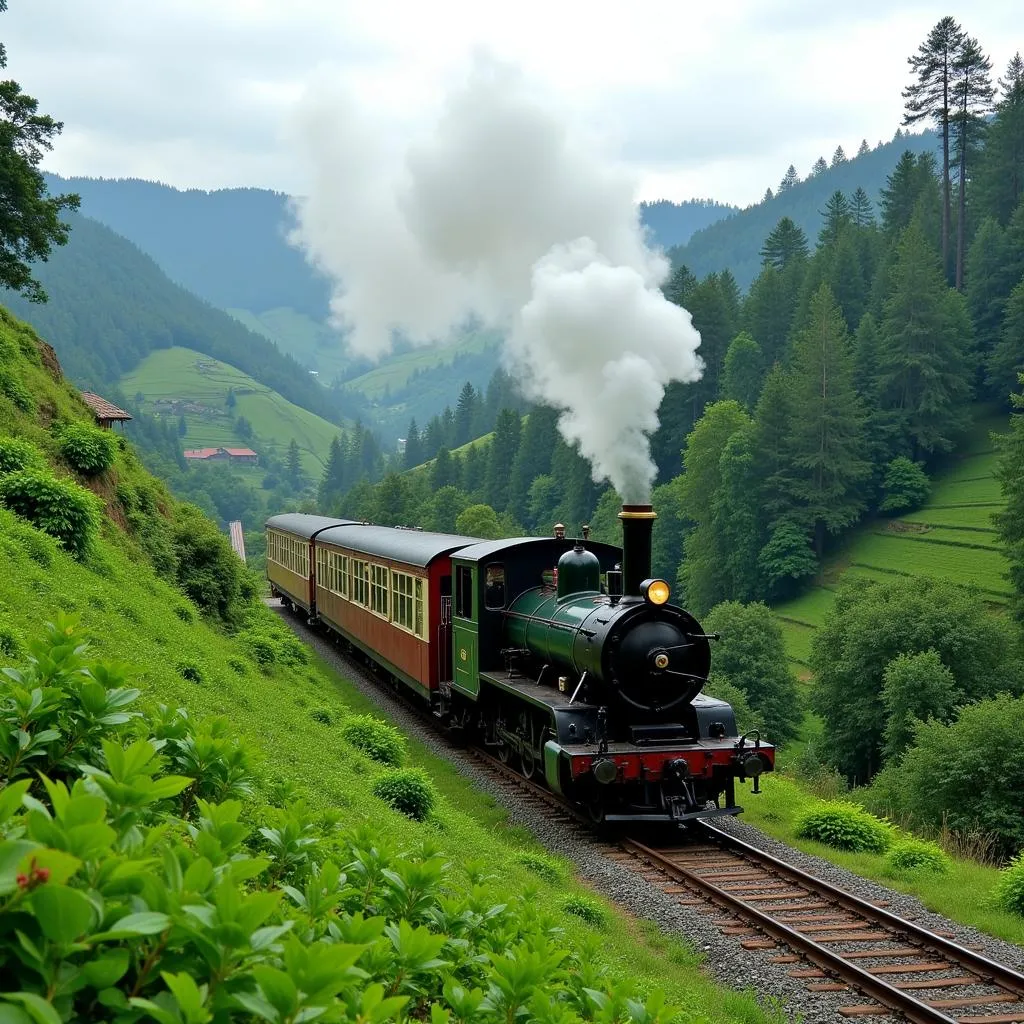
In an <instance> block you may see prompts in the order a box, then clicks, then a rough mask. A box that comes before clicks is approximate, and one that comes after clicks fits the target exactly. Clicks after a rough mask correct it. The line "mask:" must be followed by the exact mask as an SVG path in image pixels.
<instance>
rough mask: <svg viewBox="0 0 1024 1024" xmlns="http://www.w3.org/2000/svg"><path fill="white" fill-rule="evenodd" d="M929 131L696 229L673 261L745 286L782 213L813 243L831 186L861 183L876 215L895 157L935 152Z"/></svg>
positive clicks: (845, 188)
mask: <svg viewBox="0 0 1024 1024" xmlns="http://www.w3.org/2000/svg"><path fill="white" fill-rule="evenodd" d="M937 146H938V141H937V139H936V136H935V134H934V132H931V131H926V132H923V133H921V134H919V135H904V136H902V137H901V138H899V139H894V140H893V141H891V142H888V143H886V144H885V145H883V146H880V147H878V148H876V149H873V150H871V152H869V153H866V154H865V155H864V156H861V157H854V158H853V159H850V160H847V161H846V162H845V163H841V164H839V165H838V166H836V167H830V168H829V169H828V170H826V171H824V172H823V173H821V174H818V175H814V176H813V177H808V178H807V179H806V180H804V181H801V182H799V183H798V184H796V185H794V186H793V187H792V188H789V189H786V190H785V191H783V192H780V193H779V194H778V195H775V196H774V197H773V198H771V199H768V200H765V201H763V202H760V203H758V204H757V205H756V206H751V207H748V208H747V209H746V210H741V211H740V212H738V213H735V214H733V215H732V216H731V217H727V218H725V219H722V220H719V221H717V222H716V223H714V224H711V225H710V226H709V227H706V228H703V229H702V230H699V231H697V232H696V233H695V234H694V235H693V237H692V238H691V239H690V240H689V242H688V243H687V244H686V245H682V246H678V247H677V248H675V249H673V250H672V252H671V256H672V260H673V263H674V264H675V265H676V266H679V265H680V264H685V265H686V266H687V267H689V268H690V270H691V271H692V272H693V273H694V274H696V275H697V277H704V276H705V275H706V274H709V273H711V272H712V271H719V270H726V269H728V270H731V271H732V273H733V276H734V277H735V278H736V281H737V283H738V284H739V286H740V288H743V289H746V288H747V287H749V285H750V283H751V281H753V280H754V278H755V277H756V276H757V274H758V272H759V271H760V269H761V257H760V255H759V253H760V251H761V246H762V245H763V243H764V240H765V238H767V236H768V234H769V233H770V232H771V230H772V228H774V227H775V225H776V224H777V223H778V222H779V220H780V219H781V218H783V217H791V218H792V219H793V220H794V221H795V222H796V223H797V225H798V226H799V227H801V228H802V229H803V230H804V231H805V232H806V234H807V237H808V238H809V239H810V240H811V241H812V242H813V240H814V239H815V238H816V237H817V235H818V230H819V229H820V228H821V223H822V214H821V211H822V210H824V208H825V203H826V201H827V200H828V197H829V196H830V195H832V193H833V192H835V191H836V189H839V190H840V191H841V192H844V193H846V194H847V195H850V194H851V193H853V192H854V191H856V189H858V188H863V189H864V191H865V192H867V194H868V197H869V198H870V199H871V202H872V203H874V204H876V205H875V215H876V217H877V215H878V208H877V203H878V194H879V191H880V190H881V189H882V188H883V187H884V185H885V179H886V177H887V176H888V175H889V174H891V173H892V171H893V168H895V166H896V163H897V161H898V160H899V158H900V156H902V154H903V153H904V152H906V151H907V150H910V151H911V152H912V153H924V152H935V151H936V148H937Z"/></svg>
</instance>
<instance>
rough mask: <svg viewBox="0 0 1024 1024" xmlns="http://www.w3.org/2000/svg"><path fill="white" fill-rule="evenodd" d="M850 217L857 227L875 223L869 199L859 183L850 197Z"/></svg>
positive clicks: (866, 226) (869, 225)
mask: <svg viewBox="0 0 1024 1024" xmlns="http://www.w3.org/2000/svg"><path fill="white" fill-rule="evenodd" d="M850 219H851V220H852V221H853V223H854V225H855V226H856V227H858V228H868V227H871V226H872V225H873V224H874V223H875V217H874V213H873V212H872V205H871V200H870V199H869V198H868V194H867V192H865V191H864V189H862V188H861V187H860V185H858V186H857V190H856V191H855V192H854V193H853V195H852V196H851V197H850Z"/></svg>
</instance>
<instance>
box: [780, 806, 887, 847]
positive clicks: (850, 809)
mask: <svg viewBox="0 0 1024 1024" xmlns="http://www.w3.org/2000/svg"><path fill="white" fill-rule="evenodd" d="M796 833H797V835H798V836H801V837H802V838H804V839H813V840H816V841H817V842H819V843H824V844H825V845H826V846H833V847H835V848H836V849H837V850H853V851H856V852H870V853H881V852H882V851H883V850H885V849H887V848H888V846H889V845H890V844H891V843H892V837H893V830H892V827H891V826H890V825H888V824H887V823H886V822H884V821H882V820H881V819H879V818H876V817H875V816H874V815H873V814H868V812H867V811H865V810H864V809H863V808H861V807H858V806H857V805H856V804H849V803H844V802H842V801H832V802H829V803H823V804H819V805H817V806H815V807H814V808H812V809H811V810H809V811H806V812H805V813H804V814H803V815H801V817H800V819H799V821H798V822H797V826H796Z"/></svg>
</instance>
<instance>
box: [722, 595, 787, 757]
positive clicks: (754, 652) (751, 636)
mask: <svg viewBox="0 0 1024 1024" xmlns="http://www.w3.org/2000/svg"><path fill="white" fill-rule="evenodd" d="M704 626H705V629H706V630H707V631H708V632H710V633H718V634H720V635H721V638H722V639H721V640H720V641H719V642H718V643H717V644H716V645H715V648H714V659H713V664H714V671H715V676H716V677H718V676H721V677H723V678H724V679H725V680H726V681H728V682H729V683H731V684H732V685H733V686H735V687H737V688H738V689H739V690H741V691H742V692H743V693H744V694H745V695H746V697H747V700H748V701H749V702H750V707H751V708H753V710H754V711H755V712H757V714H758V715H759V716H760V717H761V719H762V720H763V722H764V727H765V730H766V731H767V734H768V735H767V738H768V739H770V740H771V741H772V742H773V743H780V744H784V743H786V742H787V741H788V740H791V739H793V738H794V737H795V736H796V733H797V729H798V727H799V725H800V719H801V717H802V715H801V708H800V699H799V697H798V695H797V688H796V679H795V678H794V677H793V673H792V672H791V671H790V668H789V662H788V661H787V659H786V651H785V646H784V644H783V639H782V628H781V626H780V625H779V621H778V619H776V618H775V616H774V615H773V614H772V612H771V610H770V609H769V608H768V607H767V606H766V605H764V604H761V603H757V604H748V605H743V604H740V603H739V602H737V601H727V602H724V603H722V604H719V605H717V606H716V607H715V608H714V609H713V610H712V611H711V613H710V614H709V615H708V616H707V618H706V619H705V622H704ZM718 695H719V696H721V694H718Z"/></svg>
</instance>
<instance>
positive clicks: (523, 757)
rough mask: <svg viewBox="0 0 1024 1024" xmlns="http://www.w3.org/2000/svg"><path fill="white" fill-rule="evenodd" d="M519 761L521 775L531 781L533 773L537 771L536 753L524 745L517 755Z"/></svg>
mask: <svg viewBox="0 0 1024 1024" xmlns="http://www.w3.org/2000/svg"><path fill="white" fill-rule="evenodd" d="M519 760H520V761H521V762H522V765H523V775H525V776H526V778H528V779H532V778H533V776H534V773H535V772H536V771H537V753H536V751H535V750H534V749H533V747H531V746H529V745H525V746H524V747H523V752H522V754H520V755H519Z"/></svg>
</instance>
